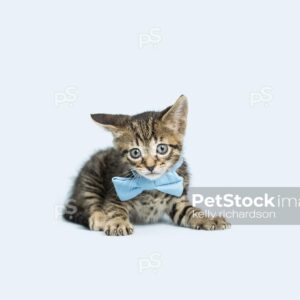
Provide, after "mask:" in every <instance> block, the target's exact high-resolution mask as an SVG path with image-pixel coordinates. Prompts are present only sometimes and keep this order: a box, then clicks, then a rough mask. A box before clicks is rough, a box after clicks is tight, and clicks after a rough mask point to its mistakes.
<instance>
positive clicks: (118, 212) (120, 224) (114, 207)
mask: <svg viewBox="0 0 300 300" xmlns="http://www.w3.org/2000/svg"><path fill="white" fill-rule="evenodd" d="M105 212H106V218H107V219H106V222H105V225H104V232H105V234H106V235H129V234H132V233H133V225H132V224H131V223H130V220H129V213H128V210H127V208H126V206H125V205H122V203H115V202H109V203H108V204H107V206H106V207H105Z"/></svg>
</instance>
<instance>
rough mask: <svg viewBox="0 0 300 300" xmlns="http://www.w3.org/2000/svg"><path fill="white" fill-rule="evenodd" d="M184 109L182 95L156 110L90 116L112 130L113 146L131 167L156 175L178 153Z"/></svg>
mask: <svg viewBox="0 0 300 300" xmlns="http://www.w3.org/2000/svg"><path fill="white" fill-rule="evenodd" d="M187 111H188V107H187V99H186V97H185V96H183V95H182V96H180V97H179V98H178V100H177V101H176V102H175V104H174V105H172V106H169V107H167V108H166V109H164V110H163V111H160V112H154V111H150V112H144V113H141V114H138V115H134V116H128V115H111V114H93V115H91V117H92V118H93V120H94V121H96V122H97V123H99V124H100V125H102V126H103V127H104V128H106V129H107V130H109V131H111V132H112V134H113V136H114V145H115V147H116V148H117V149H118V150H119V151H120V153H121V154H122V159H123V161H124V162H126V163H128V164H129V166H130V168H131V169H132V170H134V171H136V172H137V173H138V174H140V175H142V176H144V177H146V178H148V179H157V178H159V177H160V176H162V175H163V174H164V173H165V172H166V171H168V169H169V168H170V167H172V166H173V165H174V164H175V163H176V162H177V161H178V159H179V157H180V154H181V151H182V143H183V137H184V133H185V128H186V120H187Z"/></svg>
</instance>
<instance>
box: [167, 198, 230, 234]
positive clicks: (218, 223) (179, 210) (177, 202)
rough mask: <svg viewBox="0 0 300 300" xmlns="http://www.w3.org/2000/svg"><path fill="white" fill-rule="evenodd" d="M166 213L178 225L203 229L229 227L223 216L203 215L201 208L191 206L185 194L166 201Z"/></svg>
mask: <svg viewBox="0 0 300 300" xmlns="http://www.w3.org/2000/svg"><path fill="white" fill-rule="evenodd" d="M167 213H168V215H169V216H170V218H171V219H172V221H173V222H174V223H175V224H177V225H179V226H184V227H189V228H192V229H205V230H215V229H227V228H230V224H229V223H228V222H227V221H226V220H225V218H223V217H215V218H208V217H206V216H204V214H203V212H202V211H201V209H199V208H197V207H193V206H192V205H191V203H189V202H188V200H187V196H186V195H183V196H182V197H181V198H179V199H178V198H174V197H172V198H171V200H170V201H169V203H168V208H167Z"/></svg>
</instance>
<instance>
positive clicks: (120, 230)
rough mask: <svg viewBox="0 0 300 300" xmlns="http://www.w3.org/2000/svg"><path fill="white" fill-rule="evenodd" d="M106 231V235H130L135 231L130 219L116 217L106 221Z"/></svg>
mask: <svg viewBox="0 0 300 300" xmlns="http://www.w3.org/2000/svg"><path fill="white" fill-rule="evenodd" d="M104 232H105V234H106V235H117V236H119V235H129V234H132V233H133V225H132V224H131V223H130V222H129V221H128V220H125V221H124V220H123V219H120V218H114V219H112V220H109V221H107V222H106V223H105V226H104Z"/></svg>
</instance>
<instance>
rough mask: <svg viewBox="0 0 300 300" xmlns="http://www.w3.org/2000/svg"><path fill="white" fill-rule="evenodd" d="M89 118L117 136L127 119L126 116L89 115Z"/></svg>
mask: <svg viewBox="0 0 300 300" xmlns="http://www.w3.org/2000/svg"><path fill="white" fill-rule="evenodd" d="M91 118H92V119H93V120H94V121H95V122H97V123H98V124H100V125H101V126H102V127H104V128H105V129H107V130H109V131H110V132H112V133H113V134H114V135H118V133H120V131H121V130H122V127H123V126H124V124H125V122H126V121H127V120H128V119H129V116H127V115H111V114H91Z"/></svg>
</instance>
